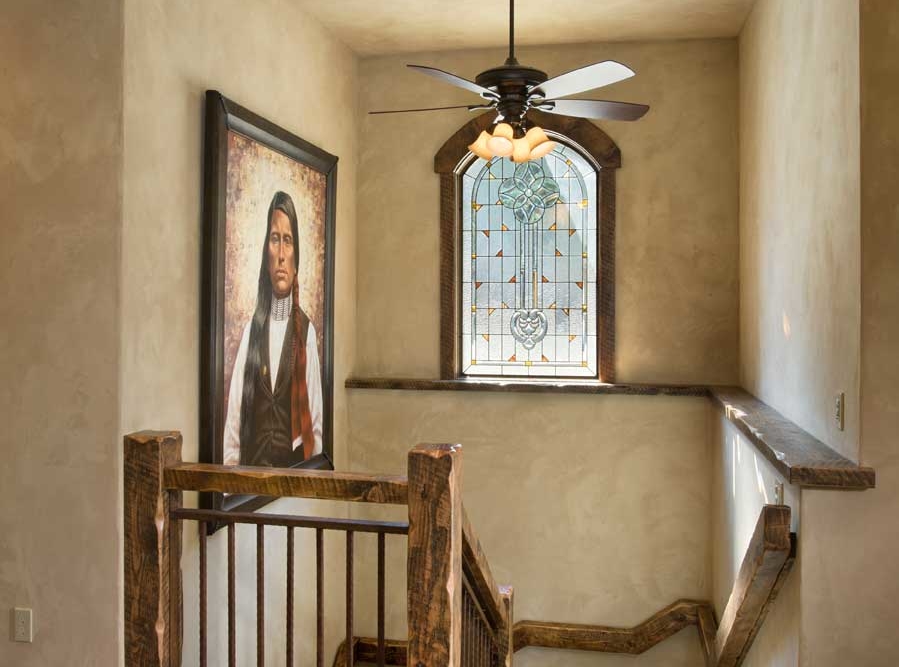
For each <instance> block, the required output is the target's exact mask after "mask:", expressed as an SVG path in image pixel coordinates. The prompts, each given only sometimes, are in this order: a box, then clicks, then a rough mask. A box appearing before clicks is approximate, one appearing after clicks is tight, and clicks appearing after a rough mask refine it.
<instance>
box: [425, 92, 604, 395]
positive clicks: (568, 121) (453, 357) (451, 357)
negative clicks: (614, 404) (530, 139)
mask: <svg viewBox="0 0 899 667" xmlns="http://www.w3.org/2000/svg"><path fill="white" fill-rule="evenodd" d="M495 118H496V114H495V113H493V112H487V113H485V114H482V115H481V116H478V117H477V118H475V119H473V120H471V121H469V122H468V123H466V124H465V125H463V126H462V127H461V128H460V129H459V131H458V132H456V133H455V134H454V135H453V136H451V137H450V138H449V139H448V140H447V141H446V143H444V144H443V146H442V147H441V148H440V150H439V151H437V155H435V156H434V171H436V172H437V173H438V174H439V175H440V377H441V378H442V379H444V380H451V379H456V378H459V377H461V375H462V373H461V365H460V359H459V347H460V345H459V341H460V337H461V334H460V331H461V329H460V312H459V308H460V306H459V293H458V290H459V274H460V264H459V263H460V258H459V249H458V242H459V221H460V220H461V193H460V188H459V184H460V183H461V177H460V175H459V173H458V169H459V167H460V166H463V165H462V162H463V160H465V158H466V156H468V155H469V151H468V146H469V145H470V144H471V143H473V142H474V140H475V139H476V138H477V136H478V135H479V134H480V133H481V131H482V130H485V129H487V128H488V127H490V125H491V124H492V123H493V121H494V119H495ZM528 119H529V120H530V121H531V122H532V123H533V124H535V125H538V126H540V127H542V128H543V129H545V130H550V131H552V132H556V133H558V134H560V135H562V136H564V137H567V138H569V139H570V140H571V141H573V142H574V143H576V144H577V145H578V146H580V147H581V148H582V149H583V150H584V151H586V152H587V153H588V154H589V155H590V156H591V157H592V158H593V160H594V161H595V162H596V163H597V164H598V165H599V167H600V169H599V174H598V178H597V181H596V182H597V188H598V190H599V192H597V201H598V202H599V206H598V209H597V210H598V211H599V220H598V222H597V224H598V226H599V253H598V256H599V266H598V269H597V271H598V274H599V275H597V285H598V289H597V292H598V295H599V303H598V304H597V315H598V318H597V328H598V331H597V341H598V346H599V350H597V358H598V360H599V379H600V381H602V382H615V171H616V170H617V169H618V168H619V167H620V166H621V151H619V150H618V146H617V145H615V142H614V141H612V139H611V138H610V137H609V135H607V134H606V133H605V132H603V131H602V130H601V129H599V128H598V127H596V125H594V124H593V123H591V122H590V121H588V120H585V119H582V118H569V117H567V116H556V115H553V114H547V113H543V112H540V111H536V110H531V111H529V112H528Z"/></svg>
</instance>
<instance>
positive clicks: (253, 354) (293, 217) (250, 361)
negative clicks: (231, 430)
mask: <svg viewBox="0 0 899 667" xmlns="http://www.w3.org/2000/svg"><path fill="white" fill-rule="evenodd" d="M275 211H281V212H282V213H284V215H286V216H287V219H288V220H290V230H291V232H292V233H293V239H294V241H293V243H294V246H293V247H294V251H293V263H294V271H295V272H298V271H299V268H300V253H299V247H298V245H297V243H298V240H299V237H300V234H299V223H298V222H297V210H296V207H295V206H294V205H293V199H291V198H290V195H289V194H287V193H286V192H281V191H280V190H279V191H278V192H276V193H275V196H274V197H272V203H271V204H269V207H268V222H267V224H266V226H265V240H264V241H263V243H262V261H261V262H260V264H259V288H258V291H257V292H256V310H255V311H254V312H253V319H252V322H251V324H250V340H249V344H248V346H247V361H246V364H245V365H244V370H243V397H242V398H241V402H240V445H241V451H246V450H245V448H246V447H248V446H250V445H251V444H252V442H253V433H254V430H255V424H254V423H253V404H254V402H255V400H256V376H257V375H258V373H259V366H260V365H261V364H262V363H263V359H262V349H261V348H262V346H261V344H260V341H261V338H262V333H263V331H264V330H265V322H266V319H268V316H269V311H270V310H271V307H272V281H271V278H270V277H269V271H268V243H269V236H270V235H271V232H272V217H273V216H274V214H275ZM272 381H273V382H274V378H272Z"/></svg>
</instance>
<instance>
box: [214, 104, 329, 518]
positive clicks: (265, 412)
mask: <svg viewBox="0 0 899 667" xmlns="http://www.w3.org/2000/svg"><path fill="white" fill-rule="evenodd" d="M204 176H205V186H204V189H205V192H204V214H203V216H204V222H203V241H202V245H203V277H202V295H201V300H202V320H201V321H202V324H201V348H202V349H201V369H200V392H201V396H200V403H201V407H200V460H201V461H202V462H205V463H219V464H225V465H241V466H267V467H303V468H314V469H332V468H333V465H332V458H331V457H332V439H333V384H334V383H333V363H332V359H333V339H334V312H333V311H334V207H335V192H336V179H337V157H335V156H333V155H330V154H328V153H326V152H325V151H323V150H321V149H320V148H317V147H316V146H313V145H312V144H310V143H309V142H307V141H304V140H303V139H300V138H299V137H297V136H295V135H293V134H291V133H290V132H288V131H287V130H285V129H283V128H281V127H278V126H277V125H274V124H273V123H271V122H269V121H267V120H265V119H263V118H261V117H259V116H257V115H256V114H254V113H253V112H251V111H249V110H247V109H245V108H244V107H242V106H240V105H238V104H236V103H235V102H233V101H231V100H229V99H227V98H225V97H224V96H222V95H221V94H220V93H218V92H217V91H207V93H206V143H205V175H204ZM270 500H271V498H267V497H259V496H252V497H248V496H234V495H223V494H220V493H215V494H212V493H208V494H204V497H202V498H201V503H202V505H203V506H204V507H206V508H212V509H223V510H235V509H240V510H244V511H246V510H253V509H257V508H258V507H261V506H262V505H264V504H265V503H267V502H269V501H270Z"/></svg>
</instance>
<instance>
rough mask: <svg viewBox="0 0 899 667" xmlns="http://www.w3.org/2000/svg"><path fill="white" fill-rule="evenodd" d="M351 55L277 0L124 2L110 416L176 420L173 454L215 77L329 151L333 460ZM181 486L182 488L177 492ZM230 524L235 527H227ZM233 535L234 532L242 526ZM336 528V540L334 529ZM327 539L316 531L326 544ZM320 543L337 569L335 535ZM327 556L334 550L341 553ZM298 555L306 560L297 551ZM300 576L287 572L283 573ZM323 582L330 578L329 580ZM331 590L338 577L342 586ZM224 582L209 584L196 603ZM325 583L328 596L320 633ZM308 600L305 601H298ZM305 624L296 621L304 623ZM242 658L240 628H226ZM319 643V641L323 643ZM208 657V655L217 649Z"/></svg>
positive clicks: (339, 441) (194, 390)
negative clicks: (116, 355)
mask: <svg viewBox="0 0 899 667" xmlns="http://www.w3.org/2000/svg"><path fill="white" fill-rule="evenodd" d="M356 68H357V64H356V58H355V56H353V54H352V52H351V51H350V50H349V49H348V48H347V47H346V46H344V45H343V44H341V43H339V42H338V41H336V40H334V39H333V38H331V37H330V36H329V35H328V33H327V32H326V31H325V30H324V29H322V28H321V26H320V25H318V24H317V23H316V22H315V21H314V20H312V19H310V18H309V17H308V16H307V15H305V14H304V13H303V12H301V11H300V10H299V9H297V7H296V6H295V5H294V4H293V3H292V2H290V1H289V0H263V1H261V2H254V3H252V8H250V7H249V6H248V5H247V3H243V2H239V1H237V0H228V1H226V2H221V1H213V0H200V1H197V2H178V1H177V0H165V1H163V2H144V1H143V0H126V2H125V68H124V70H125V111H124V118H125V120H124V123H125V129H124V131H125V161H124V222H123V232H122V275H121V282H122V294H123V300H122V313H121V317H122V323H121V328H122V334H121V336H122V337H121V340H122V366H121V373H122V376H121V377H122V400H121V420H122V431H123V432H128V431H132V430H136V429H141V428H165V429H179V430H181V431H182V432H183V433H184V457H185V459H186V460H196V456H197V428H198V425H197V420H198V400H199V397H198V372H199V371H198V366H199V331H200V321H199V317H200V311H199V308H200V300H199V296H200V264H199V260H200V253H201V208H202V183H203V180H202V176H203V164H202V144H203V118H204V116H203V95H204V91H205V90H206V89H208V88H215V89H217V90H219V91H221V92H222V93H223V94H224V95H226V96H227V97H229V98H231V99H233V100H235V101H237V102H238V103H240V104H242V105H243V106H246V107H247V108H249V109H250V110H252V111H254V112H256V113H258V114H260V115H261V116H263V117H265V118H268V119H269V120H271V121H272V122H274V123H276V124H278V125H281V126H282V127H284V128H286V129H288V130H289V131H291V132H293V133H294V134H297V135H299V136H301V137H303V138H304V139H306V140H308V141H310V142H312V143H314V144H316V145H318V146H320V147H321V148H323V149H324V150H326V151H328V152H330V153H333V154H335V155H337V156H338V157H339V158H340V162H339V167H338V177H337V231H336V236H337V248H336V280H337V293H336V298H335V315H336V324H335V340H334V344H335V354H334V378H335V408H336V409H335V419H334V426H335V447H334V450H335V455H336V460H337V461H336V462H337V465H338V467H341V468H345V467H346V465H347V456H346V449H345V446H344V443H345V441H346V428H347V416H346V399H345V394H344V390H343V380H344V378H345V377H346V375H347V374H348V369H349V368H351V367H352V365H353V356H354V352H355V327H354V322H355V312H354V311H355V282H356V278H355V273H356V268H355V262H354V258H355V205H356V199H355V192H356V163H357V155H356V123H357V115H356V111H357V101H356ZM189 501H190V499H189ZM267 509H268V510H269V511H284V512H296V513H300V514H302V513H304V512H305V513H309V512H316V511H322V512H325V513H335V512H337V513H341V512H342V513H345V511H346V510H345V509H344V508H342V507H324V508H322V507H319V506H316V507H314V508H311V507H309V505H308V504H306V503H299V502H294V503H291V502H289V501H285V502H281V503H276V504H273V505H270V506H269V507H268V508H267ZM241 532H243V531H241ZM244 537H245V538H246V539H244ZM240 538H241V539H240V540H239V541H240V545H239V548H238V551H239V553H238V559H239V560H238V563H239V566H240V567H241V571H242V572H244V573H245V574H246V576H243V575H242V576H241V577H239V579H240V582H241V583H240V584H239V590H238V595H239V596H240V599H241V600H243V601H244V602H245V603H246V604H245V605H244V604H243V603H242V604H241V608H240V611H239V614H240V617H239V618H240V623H241V626H242V627H243V626H247V627H248V628H252V627H253V626H254V623H255V621H254V619H255V612H254V604H255V601H254V592H255V577H254V576H253V575H252V574H250V573H251V572H252V571H253V569H252V566H251V564H252V563H253V562H254V553H255V551H254V550H255V539H254V535H253V534H252V531H248V532H246V533H245V535H243V536H240ZM224 539H225V535H224V532H222V533H220V534H217V535H216V536H214V537H213V539H212V542H211V545H210V546H211V549H210V576H211V577H216V579H210V581H218V582H220V583H222V582H223V581H224V579H223V578H222V577H223V572H224V569H223V568H225V567H226V566H225V552H224V549H223V540H224ZM297 539H298V540H300V542H299V543H298V544H297V564H298V566H297V567H298V570H297V571H298V573H304V574H303V575H302V576H303V577H304V581H305V580H308V579H307V578H306V577H308V572H309V569H308V562H309V559H310V557H311V556H310V552H309V550H308V549H309V548H310V545H309V544H307V543H306V542H303V541H302V540H303V539H304V538H301V536H300V535H298V537H297ZM335 539H337V538H336V537H335ZM268 543H269V546H268V549H267V550H266V551H267V555H266V559H267V564H268V568H269V573H270V576H269V577H268V584H267V599H268V601H269V602H268V604H269V611H268V616H269V618H271V619H283V617H284V616H283V605H284V590H283V576H284V575H283V571H284V566H283V560H284V553H283V549H284V537H283V533H282V532H281V531H270V532H269V540H268ZM329 544H330V543H329ZM326 548H328V553H329V554H330V555H331V556H335V558H330V557H329V562H332V563H333V565H334V566H335V567H333V568H329V573H338V572H339V571H340V566H339V562H337V561H338V560H339V559H338V558H336V554H338V553H341V554H342V549H339V548H337V545H336V543H335V545H334V546H333V547H326ZM340 558H342V556H340ZM182 563H183V567H184V576H185V586H186V590H185V633H184V637H185V649H184V650H185V661H186V662H185V664H195V661H196V659H197V658H196V656H197V654H196V650H197V645H196V642H197V632H196V618H197V617H196V583H195V582H196V568H197V553H196V531H195V529H194V528H193V526H189V527H188V528H186V529H185V550H184V556H183V559H182ZM304 564H305V565H304ZM298 576H299V575H298ZM336 583H337V582H336V580H335V581H334V582H329V586H331V584H336ZM330 590H342V586H339V587H337V588H334V587H333V586H331V588H330ZM224 595H225V591H224V586H220V585H213V584H210V596H211V597H210V604H211V607H210V608H211V609H223V605H222V601H223V600H224V597H223V596H224ZM340 597H341V595H340V594H335V595H334V600H333V605H332V606H330V607H329V619H330V620H329V622H330V623H331V626H330V627H331V629H334V630H335V632H333V633H330V643H331V644H332V645H333V643H334V642H335V641H336V636H337V632H336V629H337V628H338V627H339V625H340V622H341V621H340V618H341V605H340V603H339V602H338V600H339V599H340ZM306 602H308V600H306ZM309 611H310V610H309V607H308V606H303V607H302V608H301V609H298V610H297V621H296V622H297V629H298V631H297V641H298V642H300V644H298V649H297V650H300V649H301V648H302V649H303V650H305V649H306V645H307V643H308V642H309V641H311V640H312V639H313V638H314V632H313V633H310V632H308V628H309V627H314V617H313V618H310V616H309ZM310 624H311V626H310ZM283 632H284V630H283V623H280V622H278V623H275V622H274V621H272V623H271V626H270V633H269V635H268V637H269V649H268V656H269V659H270V660H273V661H276V662H277V661H278V660H283V657H280V656H283V650H284V642H283ZM225 636H226V624H225V623H224V617H223V616H218V617H217V618H215V619H214V620H212V621H211V628H210V651H211V653H210V659H211V660H212V662H216V661H217V660H219V658H220V657H221V655H222V654H221V653H219V651H221V650H222V648H223V647H225V646H226V645H227V643H226V642H225V641H224V638H225ZM239 639H240V640H239V651H240V655H241V656H242V657H241V658H240V660H241V661H243V660H246V661H250V660H251V659H252V658H251V656H252V655H253V653H254V651H255V649H254V646H255V634H254V633H253V632H252V631H248V632H247V633H246V636H244V635H243V634H241V635H240V637H239ZM332 648H333V646H332ZM216 656H218V657H216Z"/></svg>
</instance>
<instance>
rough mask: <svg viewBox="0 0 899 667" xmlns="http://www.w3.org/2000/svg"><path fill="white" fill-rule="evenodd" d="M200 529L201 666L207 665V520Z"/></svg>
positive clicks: (202, 522)
mask: <svg viewBox="0 0 899 667" xmlns="http://www.w3.org/2000/svg"><path fill="white" fill-rule="evenodd" d="M199 529H200V667H206V535H207V532H208V531H207V528H206V522H205V521H201V522H200V524H199Z"/></svg>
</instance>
